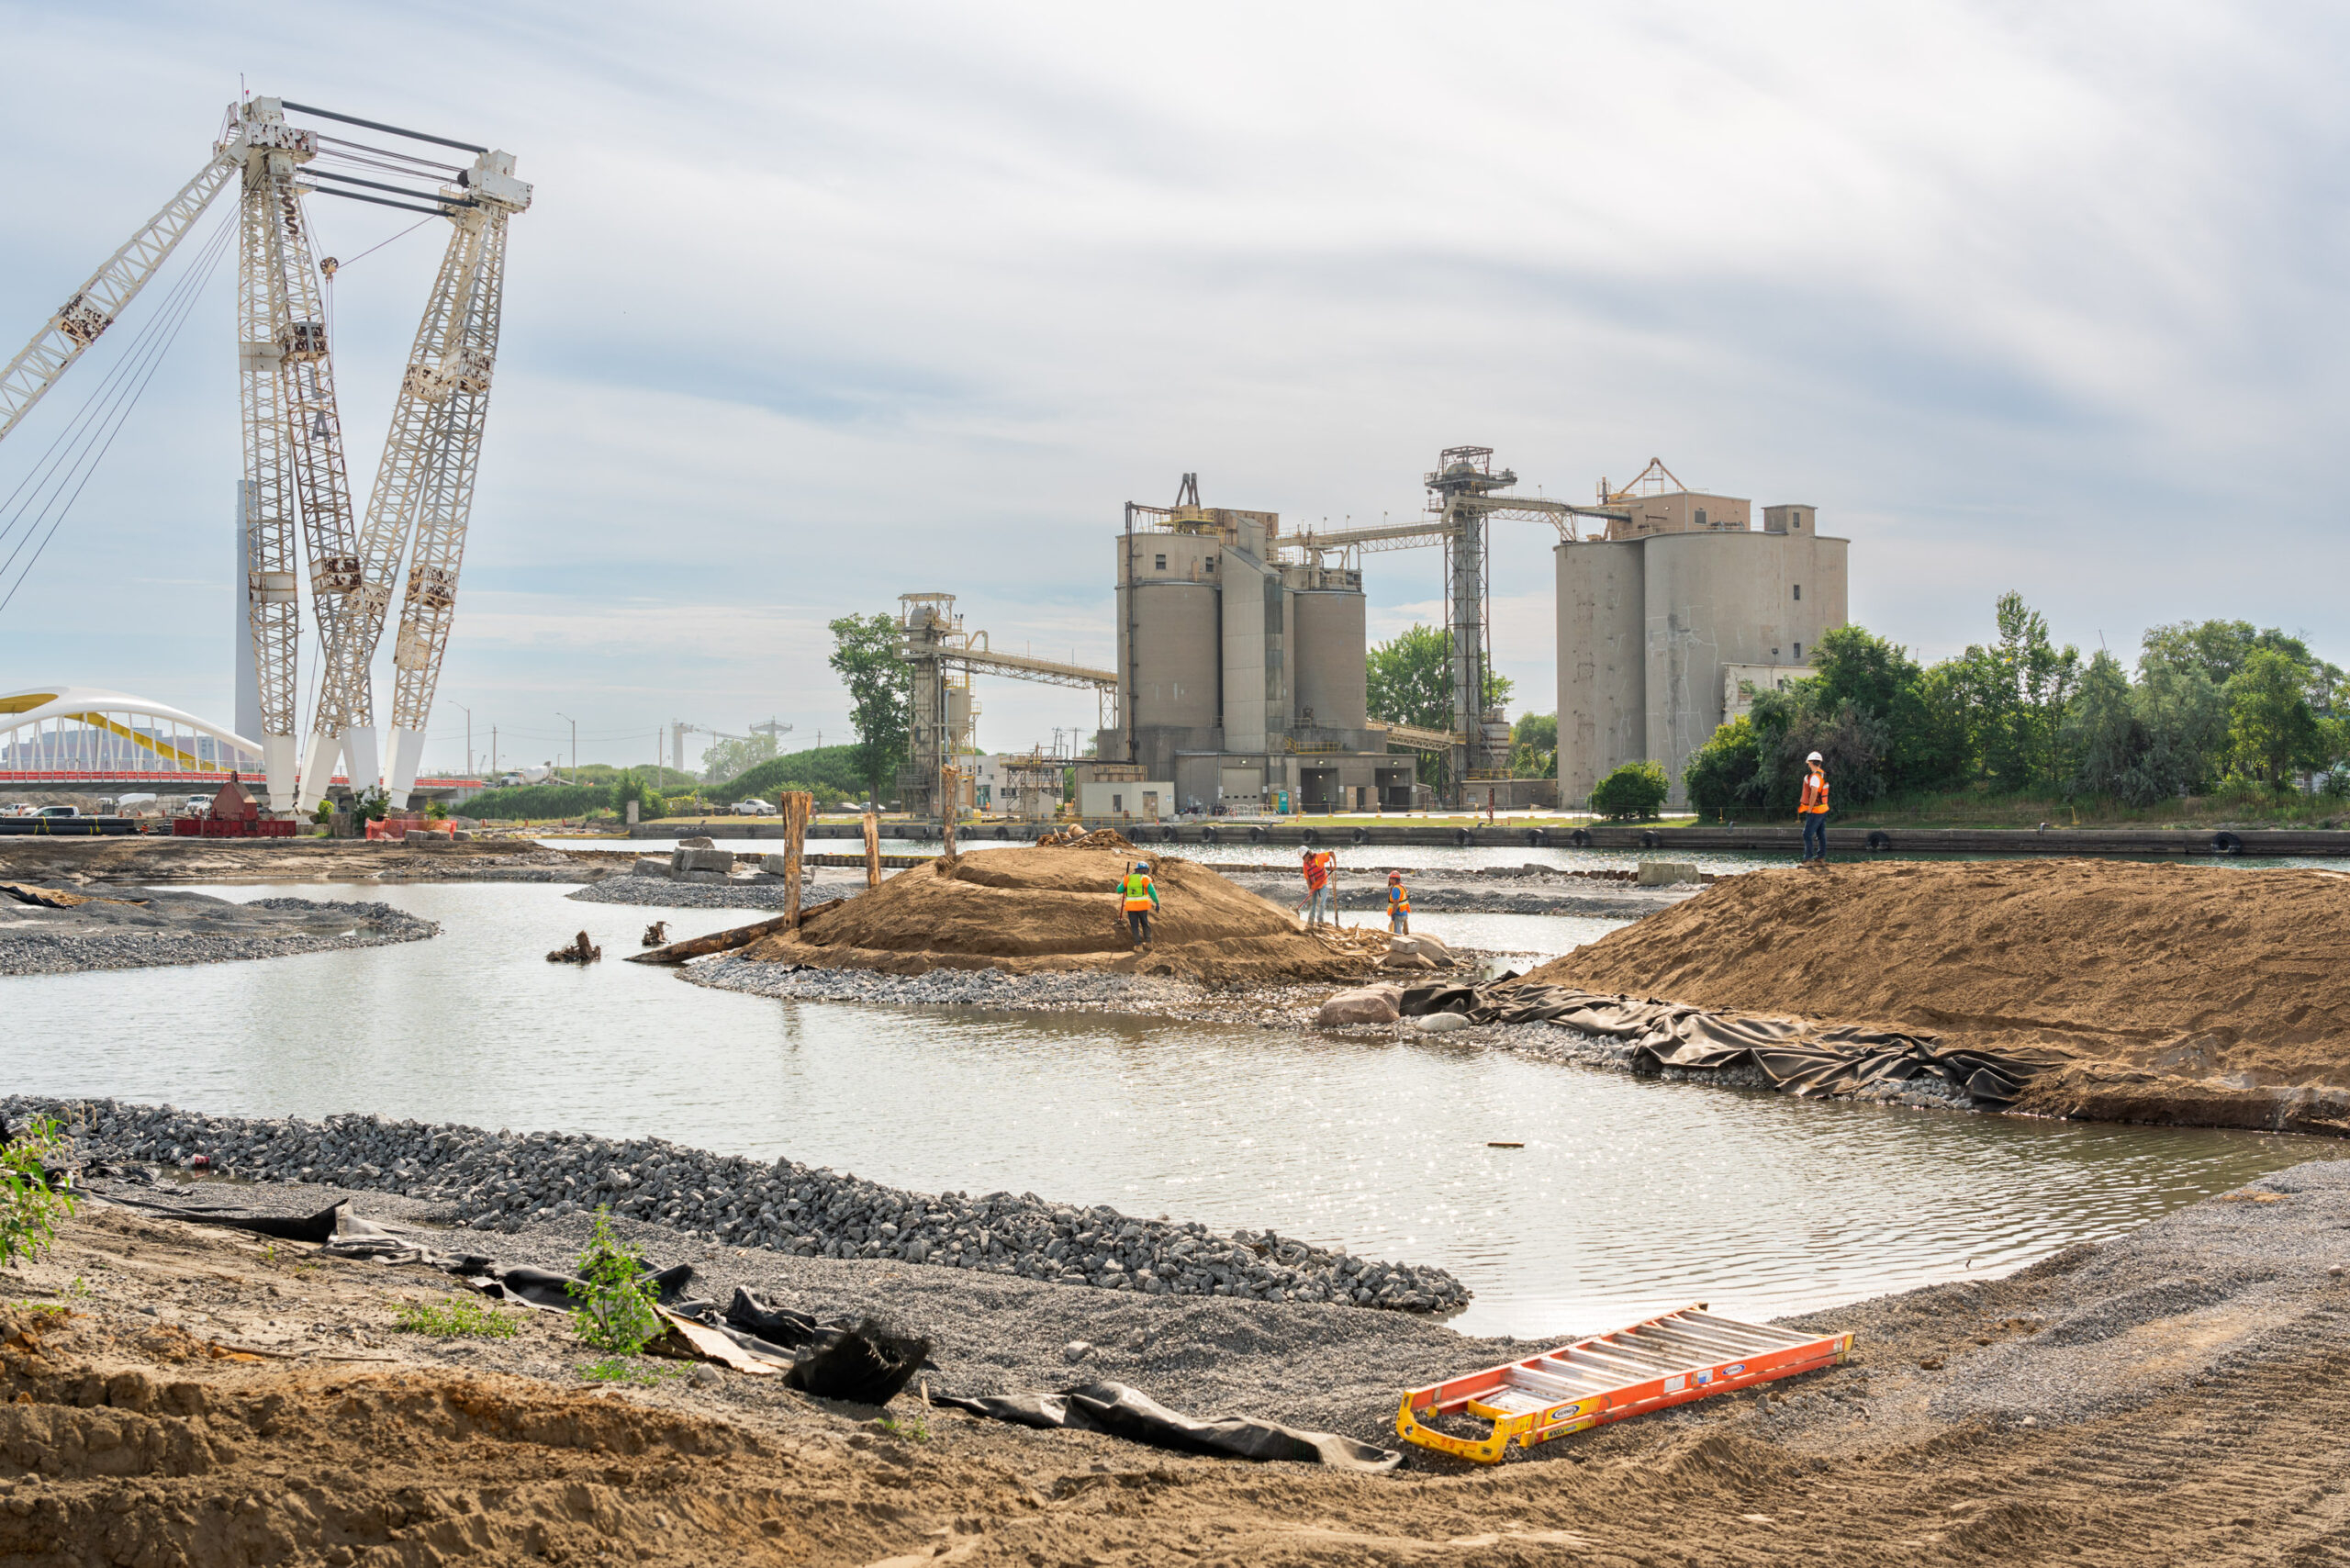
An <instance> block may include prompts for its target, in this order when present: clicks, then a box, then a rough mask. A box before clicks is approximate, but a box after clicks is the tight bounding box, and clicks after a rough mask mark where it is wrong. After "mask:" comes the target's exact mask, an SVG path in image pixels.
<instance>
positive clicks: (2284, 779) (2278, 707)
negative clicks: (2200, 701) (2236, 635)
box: [2227, 647, 2331, 789]
mask: <svg viewBox="0 0 2350 1568" xmlns="http://www.w3.org/2000/svg"><path fill="white" fill-rule="evenodd" d="M2308 679H2309V668H2308V661H2307V658H2306V655H2305V656H2304V657H2302V658H2300V659H2296V658H2295V657H2294V656H2293V655H2291V654H2289V653H2288V652H2286V651H2285V650H2284V649H2281V648H2274V647H2266V648H2255V649H2253V650H2252V651H2251V652H2250V653H2249V654H2248V655H2246V656H2245V658H2244V663H2243V664H2242V666H2239V667H2238V668H2237V670H2236V673H2235V675H2234V676H2233V678H2231V679H2230V680H2229V681H2228V685H2227V694H2228V751H2229V756H2230V759H2231V760H2232V761H2233V763H2234V765H2235V770H2236V771H2237V772H2238V773H2240V774H2242V775H2243V776H2244V777H2245V778H2253V779H2257V780H2259V781H2260V782H2262V783H2266V784H2273V785H2276V786H2277V787H2278V788H2280V789H2281V788H2283V787H2284V786H2285V785H2287V784H2288V783H2289V782H2290V781H2291V778H2292V774H2293V770H2294V769H2296V768H2300V767H2311V768H2314V767H2324V766H2325V765H2326V764H2327V762H2328V761H2330V760H2331V759H2330V758H2328V757H2327V756H2326V755H2325V745H2324V743H2325V739H2326V734H2325V730H2324V727H2323V725H2322V723H2321V722H2320V721H2319V719H2318V716H2317V714H2316V712H2315V711H2313V710H2312V709H2311V706H2310V700H2309V693H2308V689H2307V687H2308Z"/></svg>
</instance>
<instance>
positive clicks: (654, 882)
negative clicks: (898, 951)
mask: <svg viewBox="0 0 2350 1568" xmlns="http://www.w3.org/2000/svg"><path fill="white" fill-rule="evenodd" d="M864 890H865V878H864V876H863V875H862V874H860V875H859V876H858V877H857V878H856V880H855V881H847V880H841V881H836V882H820V881H816V880H813V879H811V880H810V882H809V884H808V885H807V886H806V887H805V888H803V889H802V890H801V891H800V902H801V903H802V904H803V905H814V904H820V903H823V902H826V901H827V900H830V899H840V898H852V897H854V896H856V894H858V893H861V892H863V891H864ZM566 896H568V897H571V898H575V899H577V900H578V901H579V902H581V903H626V904H635V905H638V906H639V907H641V908H644V909H771V910H779V909H781V908H782V907H783V879H782V878H780V877H770V876H768V875H767V873H766V872H763V871H761V872H755V873H753V874H752V875H751V876H750V877H738V878H736V879H734V880H733V881H731V882H726V883H718V882H673V881H670V880H668V879H666V878H663V877H626V876H622V877H607V878H605V879H603V880H602V881H600V882H590V883H588V885H587V886H586V887H584V888H582V889H580V890H578V891H577V892H576V893H571V894H568V895H566Z"/></svg>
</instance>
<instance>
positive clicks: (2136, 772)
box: [2065, 648, 2153, 805]
mask: <svg viewBox="0 0 2350 1568" xmlns="http://www.w3.org/2000/svg"><path fill="white" fill-rule="evenodd" d="M2152 749H2153V747H2152V742H2151V740H2150V738H2149V737H2148V735H2147V734H2146V726H2145V724H2144V723H2143V721H2142V720H2141V719H2140V717H2139V713H2138V704H2137V701H2136V693H2134V692H2133V691H2132V690H2131V689H2130V677H2129V676H2128V675H2127V674H2125V673H2124V672H2123V671H2122V668H2121V661H2120V660H2118V659H2116V658H2115V657H2114V656H2113V655H2111V654H2109V653H2107V652H2106V651H2105V650H2104V649H2103V648H2099V649H2098V651H2097V653H2096V654H2095V655H2093V656H2092V657H2091V658H2090V660H2089V667H2088V668H2087V670H2085V671H2083V672H2082V674H2081V688H2080V690H2078V691H2077V692H2076V693H2074V696H2073V706H2072V708H2071V711H2068V712H2067V713H2066V714H2065V751H2066V753H2067V755H2069V756H2071V758H2072V760H2073V778H2072V783H2071V787H2070V788H2069V789H2068V790H2066V791H2065V792H2066V793H2067V794H2068V795H2106V796H2110V797H2112V798H2113V799H2115V800H2119V801H2129V802H2130V803H2131V804H2132V805H2148V804H2151V803H2152V801H2151V799H2149V798H2148V790H2147V785H2148V783H2149V780H2148V779H2147V778H2146V776H2145V772H2144V767H2145V761H2146V756H2147V754H2148V752H2149V751H2151V750H2152Z"/></svg>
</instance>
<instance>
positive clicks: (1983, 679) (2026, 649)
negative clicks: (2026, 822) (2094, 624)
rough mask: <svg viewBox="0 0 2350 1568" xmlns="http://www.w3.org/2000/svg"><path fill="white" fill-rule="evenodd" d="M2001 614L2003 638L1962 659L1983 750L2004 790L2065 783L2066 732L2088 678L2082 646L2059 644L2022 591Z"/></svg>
mask: <svg viewBox="0 0 2350 1568" xmlns="http://www.w3.org/2000/svg"><path fill="white" fill-rule="evenodd" d="M1997 621H1998V626H1999V640H1998V642H1997V644H1993V645H1992V646H1990V647H1983V646H1979V645H1978V646H1975V647H1970V648H1968V649H1967V650H1966V652H1965V654H1964V655H1962V656H1961V660H1960V664H1961V678H1960V680H1959V682H1958V683H1957V684H1958V687H1959V689H1960V690H1961V692H1962V693H1963V694H1964V697H1965V699H1966V700H1967V704H1968V706H1969V708H1970V709H1971V710H1972V716H1973V719H1974V724H1973V726H1972V728H1973V732H1974V734H1973V739H1974V749H1975V755H1976V756H1979V757H1980V758H1981V759H1982V764H1983V768H1984V771H1985V772H1986V773H1988V774H1989V775H1990V776H1991V777H1992V778H1993V779H1994V780H1996V781H1997V784H1998V785H1999V787H2000V788H2001V789H2003V790H2028V789H2030V788H2031V787H2032V786H2033V785H2035V784H2040V785H2044V786H2046V787H2048V788H2050V789H2061V788H2062V787H2063V786H2064V783H2065V767H2064V761H2063V756H2062V730H2063V726H2064V720H2065V709H2066V708H2067V707H2068V706H2069V705H2070V703H2071V700H2072V693H2073V687H2074V686H2075V684H2076V683H2077V682H2078V680H2079V679H2080V665H2081V655H2080V650H2079V649H2077V648H2074V647H2070V646H2067V647H2065V648H2062V649H2060V648H2058V647H2057V646H2056V645H2055V644H2053V643H2052V642H2051V641H2050V640H2049V636H2048V618H2047V617H2046V616H2044V615H2042V614H2041V613H2040V612H2039V611H2038V610H2033V609H2032V608H2031V606H2029V605H2027V604H2025V603H2024V601H2023V595H2021V594H2020V593H2013V592H2009V593H2003V594H2001V595H2000V596H1999V603H1998V608H1997Z"/></svg>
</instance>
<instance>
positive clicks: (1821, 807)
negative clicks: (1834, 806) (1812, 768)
mask: <svg viewBox="0 0 2350 1568" xmlns="http://www.w3.org/2000/svg"><path fill="white" fill-rule="evenodd" d="M1827 811H1828V775H1827V774H1825V773H1814V774H1812V775H1810V776H1809V777H1808V778H1805V779H1804V781H1803V801H1802V803H1801V804H1799V805H1797V806H1796V815H1797V816H1799V817H1802V816H1811V815H1814V814H1815V813H1817V814H1819V815H1825V814H1826V813H1827Z"/></svg>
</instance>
